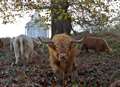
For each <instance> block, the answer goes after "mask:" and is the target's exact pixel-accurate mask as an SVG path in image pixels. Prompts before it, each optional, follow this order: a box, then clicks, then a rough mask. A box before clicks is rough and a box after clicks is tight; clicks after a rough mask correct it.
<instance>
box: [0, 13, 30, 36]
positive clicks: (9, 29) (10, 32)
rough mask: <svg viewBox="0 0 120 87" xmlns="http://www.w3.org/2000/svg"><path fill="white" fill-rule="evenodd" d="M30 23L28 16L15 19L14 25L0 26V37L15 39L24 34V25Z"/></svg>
mask: <svg viewBox="0 0 120 87" xmlns="http://www.w3.org/2000/svg"><path fill="white" fill-rule="evenodd" d="M28 21H30V16H28V14H27V15H25V16H24V17H23V18H19V19H17V21H16V22H15V23H14V24H10V23H8V24H2V23H1V24H0V37H15V36H18V35H20V34H25V25H26V23H27V22H28Z"/></svg>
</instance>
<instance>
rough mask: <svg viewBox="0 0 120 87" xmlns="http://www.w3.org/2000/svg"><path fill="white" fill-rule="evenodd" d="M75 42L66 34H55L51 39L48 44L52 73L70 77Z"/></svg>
mask: <svg viewBox="0 0 120 87" xmlns="http://www.w3.org/2000/svg"><path fill="white" fill-rule="evenodd" d="M78 42H79V41H75V40H74V39H73V38H72V37H70V36H69V35H67V34H64V33H63V34H56V35H55V36H53V39H52V40H51V41H49V42H48V50H49V61H50V66H51V67H52V70H53V71H54V73H59V74H58V75H60V74H61V75H62V76H63V78H64V76H67V75H68V74H69V75H70V74H71V72H72V70H73V66H74V65H75V59H76V58H75V57H76V52H77V49H76V48H75V43H78ZM63 78H62V79H63Z"/></svg>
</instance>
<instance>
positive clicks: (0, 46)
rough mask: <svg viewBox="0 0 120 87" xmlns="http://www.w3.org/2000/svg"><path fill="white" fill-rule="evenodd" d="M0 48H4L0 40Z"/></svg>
mask: <svg viewBox="0 0 120 87" xmlns="http://www.w3.org/2000/svg"><path fill="white" fill-rule="evenodd" d="M0 48H4V43H3V41H2V40H1V39H0Z"/></svg>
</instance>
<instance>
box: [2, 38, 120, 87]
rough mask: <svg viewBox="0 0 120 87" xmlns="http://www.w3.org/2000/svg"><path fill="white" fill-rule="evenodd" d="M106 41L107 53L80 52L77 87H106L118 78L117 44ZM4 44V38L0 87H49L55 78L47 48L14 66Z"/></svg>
mask: <svg viewBox="0 0 120 87" xmlns="http://www.w3.org/2000/svg"><path fill="white" fill-rule="evenodd" d="M106 39H107V41H108V43H109V44H110V46H111V47H112V49H113V52H112V53H111V54H106V53H101V54H99V55H97V54H96V53H94V52H90V53H84V52H83V53H80V54H79V56H78V57H77V73H78V77H77V80H78V83H79V84H80V86H78V87H109V85H110V84H111V83H112V82H113V81H115V80H119V79H120V42H118V41H116V40H115V39H114V38H112V37H106ZM7 42H8V40H7V39H5V43H6V48H5V49H4V50H3V51H1V52H0V87H52V86H51V85H53V82H52V81H53V78H55V75H54V74H53V73H52V70H51V67H50V66H49V61H48V51H47V47H46V46H44V47H43V46H42V48H39V47H38V48H36V51H37V52H38V54H39V55H33V56H32V59H33V60H32V62H31V63H30V64H29V65H27V66H24V65H23V66H22V65H19V66H14V65H13V63H14V61H15V57H14V53H13V52H12V51H10V50H9V45H8V44H9V43H7ZM41 49H42V50H41ZM75 84H76V85H77V82H75V81H68V84H67V86H66V87H77V86H75ZM56 87H58V86H56ZM60 87H63V86H60Z"/></svg>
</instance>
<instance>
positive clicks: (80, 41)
mask: <svg viewBox="0 0 120 87" xmlns="http://www.w3.org/2000/svg"><path fill="white" fill-rule="evenodd" d="M83 39H84V38H82V39H80V40H73V41H72V42H73V43H82V41H83Z"/></svg>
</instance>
